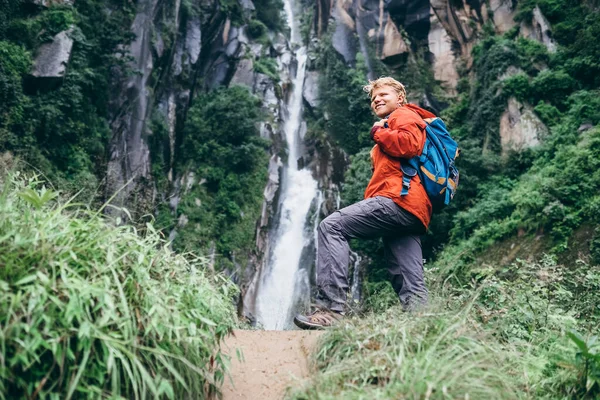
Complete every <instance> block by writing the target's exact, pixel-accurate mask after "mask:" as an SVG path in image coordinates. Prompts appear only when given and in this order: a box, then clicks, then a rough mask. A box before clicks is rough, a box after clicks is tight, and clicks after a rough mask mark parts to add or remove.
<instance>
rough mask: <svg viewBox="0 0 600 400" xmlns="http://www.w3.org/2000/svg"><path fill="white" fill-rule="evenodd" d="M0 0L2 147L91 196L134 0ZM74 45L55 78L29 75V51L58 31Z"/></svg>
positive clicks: (102, 155)
mask: <svg viewBox="0 0 600 400" xmlns="http://www.w3.org/2000/svg"><path fill="white" fill-rule="evenodd" d="M9 3H10V7H7V8H4V7H3V8H2V11H1V13H2V18H1V21H2V27H1V28H0V30H2V35H0V38H1V39H0V53H2V57H1V60H0V103H1V105H0V148H2V149H3V150H10V151H11V152H13V153H15V154H17V155H19V156H20V157H22V158H23V159H24V160H26V161H27V162H28V163H29V164H30V165H31V166H34V167H35V168H37V169H38V171H43V173H44V174H45V175H46V176H47V177H48V178H49V179H50V180H51V181H52V182H54V183H55V184H56V185H58V186H59V187H62V188H65V189H67V190H72V191H75V190H79V189H81V188H82V187H83V188H85V189H86V190H85V193H84V194H83V195H82V196H85V197H86V198H87V199H88V200H89V199H91V198H93V197H94V195H95V193H96V191H97V189H98V186H99V180H100V178H99V175H100V174H101V172H103V168H102V167H103V166H105V163H106V160H105V158H106V145H107V143H108V139H109V137H110V130H109V127H108V120H107V118H108V105H109V104H108V103H109V89H110V77H111V71H112V70H113V69H114V67H115V66H118V65H120V66H123V65H124V63H125V62H126V61H127V58H126V57H123V54H122V50H121V49H122V48H123V46H124V45H126V44H127V43H128V42H129V40H131V39H132V37H131V33H130V32H129V27H130V25H131V21H132V11H133V7H134V5H133V4H132V3H127V4H120V3H118V4H119V5H118V7H115V8H114V10H109V8H108V7H107V6H109V5H111V4H112V3H111V2H108V3H109V4H104V3H102V2H97V1H95V0H82V1H78V2H75V5H74V6H68V5H60V6H58V5H54V6H51V7H49V8H47V9H38V8H37V7H33V6H31V5H29V4H26V2H20V1H15V2H12V1H11V2H9ZM116 4H117V3H115V5H116ZM67 29H69V30H70V33H69V35H70V36H71V38H72V39H73V40H74V46H73V50H72V53H71V58H70V61H69V68H68V69H67V72H66V75H65V77H64V78H62V79H61V80H60V82H57V81H53V82H49V81H45V82H42V81H36V80H35V79H34V78H32V77H30V76H29V73H30V71H31V67H32V60H31V58H32V54H34V52H35V51H36V50H37V48H38V47H39V46H40V45H41V44H42V43H43V42H46V41H49V40H51V39H52V37H53V36H54V35H55V34H56V33H58V32H61V31H64V30H67Z"/></svg>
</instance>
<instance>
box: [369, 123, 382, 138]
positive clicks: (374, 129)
mask: <svg viewBox="0 0 600 400" xmlns="http://www.w3.org/2000/svg"><path fill="white" fill-rule="evenodd" d="M379 128H381V126H374V127H373V128H371V139H373V140H375V132H377V131H378V130H379Z"/></svg>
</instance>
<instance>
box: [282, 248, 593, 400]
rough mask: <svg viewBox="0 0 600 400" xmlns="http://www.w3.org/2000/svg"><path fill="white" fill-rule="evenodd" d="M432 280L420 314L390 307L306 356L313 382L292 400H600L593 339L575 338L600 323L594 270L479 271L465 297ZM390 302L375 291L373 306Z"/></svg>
mask: <svg viewBox="0 0 600 400" xmlns="http://www.w3.org/2000/svg"><path fill="white" fill-rule="evenodd" d="M439 272H440V271H438V270H436V269H431V270H429V271H428V280H429V284H430V286H431V287H432V289H433V290H432V292H433V293H434V296H433V299H432V300H431V302H430V305H429V307H428V308H427V309H425V310H422V311H421V312H418V313H404V312H402V310H401V309H400V307H399V306H398V305H396V306H392V307H391V308H386V309H379V310H377V311H376V312H372V313H369V314H366V315H361V316H359V317H355V318H348V319H346V320H345V321H344V322H343V323H341V324H340V325H339V326H338V327H336V328H335V329H334V330H332V331H331V332H328V333H327V334H326V335H325V336H324V337H323V339H322V341H321V343H320V345H319V348H318V350H317V352H316V353H315V354H314V355H313V358H314V363H313V368H314V369H315V374H314V375H313V377H312V379H311V381H310V382H308V383H307V384H306V385H305V386H304V387H302V388H300V389H296V390H295V391H291V393H290V395H289V398H292V399H335V398H348V399H362V398H375V399H391V398H432V399H438V398H439V399H442V398H464V397H469V398H495V399H496V398H497V399H516V398H525V399H541V398H547V399H556V398H565V399H567V398H590V399H592V398H596V396H597V395H598V394H600V392H599V390H598V389H599V388H598V376H597V372H598V367H599V366H600V363H599V361H600V360H599V358H598V347H597V338H596V337H595V336H591V335H583V334H581V333H578V331H579V330H584V331H585V330H588V329H590V328H591V327H594V326H596V327H597V323H598V321H597V319H596V320H594V319H588V317H589V316H590V314H589V313H590V312H591V313H592V315H593V314H596V318H597V316H598V312H597V304H598V300H599V298H598V291H597V290H598V287H599V286H598V284H599V283H600V268H598V267H590V266H589V265H585V264H580V267H579V268H578V269H577V270H575V271H569V270H565V269H564V268H563V267H562V266H560V265H558V264H556V262H555V260H554V259H553V258H552V257H545V258H543V259H542V260H540V262H538V263H528V262H524V261H518V262H517V263H514V264H512V265H510V266H509V267H508V268H506V269H503V270H501V271H497V270H495V269H494V268H493V267H492V266H489V267H488V268H487V269H481V270H480V271H479V275H478V276H477V281H475V282H476V283H475V286H474V287H471V288H468V289H467V288H458V287H456V286H453V287H449V286H448V285H447V284H446V283H445V282H444V280H445V275H441V276H440V275H439ZM386 293H387V295H386ZM393 296H394V295H393V292H388V291H386V290H384V291H380V292H379V293H378V296H377V301H378V302H380V303H384V302H385V299H384V297H387V298H388V299H389V301H393ZM588 296H589V297H588ZM567 304H568V306H567ZM589 306H591V307H592V309H587V310H586V307H589ZM594 309H595V310H594ZM373 311H375V310H373ZM565 334H568V337H567V336H566V335H565Z"/></svg>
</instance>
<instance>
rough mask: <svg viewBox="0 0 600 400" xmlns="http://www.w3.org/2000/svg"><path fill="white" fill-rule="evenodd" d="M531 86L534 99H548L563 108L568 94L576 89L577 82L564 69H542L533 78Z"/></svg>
mask: <svg viewBox="0 0 600 400" xmlns="http://www.w3.org/2000/svg"><path fill="white" fill-rule="evenodd" d="M531 88H532V90H533V95H534V97H535V98H536V99H540V100H541V99H548V100H549V101H550V102H551V103H552V104H554V105H555V106H557V107H559V108H563V107H564V105H565V104H566V100H567V98H568V96H569V95H570V94H571V93H572V92H573V91H574V90H575V89H577V82H576V81H575V80H574V79H573V78H571V77H570V76H569V75H568V74H567V73H566V72H565V71H561V70H558V71H555V70H544V71H542V72H540V73H539V74H538V75H537V76H536V77H535V78H533V81H532V82H531Z"/></svg>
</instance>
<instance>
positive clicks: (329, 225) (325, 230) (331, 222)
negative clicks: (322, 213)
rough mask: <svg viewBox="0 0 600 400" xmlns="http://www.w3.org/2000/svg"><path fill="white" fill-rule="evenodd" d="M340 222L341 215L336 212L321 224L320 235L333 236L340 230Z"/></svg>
mask: <svg viewBox="0 0 600 400" xmlns="http://www.w3.org/2000/svg"><path fill="white" fill-rule="evenodd" d="M339 222H340V213H339V212H337V211H336V212H334V213H333V214H330V215H329V216H328V217H327V218H325V219H324V220H323V221H321V223H319V233H321V234H325V235H327V234H331V233H333V232H335V231H338V230H339Z"/></svg>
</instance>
